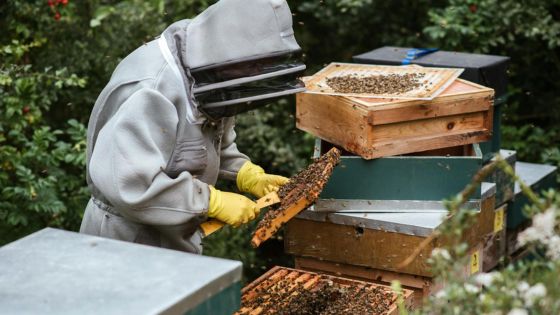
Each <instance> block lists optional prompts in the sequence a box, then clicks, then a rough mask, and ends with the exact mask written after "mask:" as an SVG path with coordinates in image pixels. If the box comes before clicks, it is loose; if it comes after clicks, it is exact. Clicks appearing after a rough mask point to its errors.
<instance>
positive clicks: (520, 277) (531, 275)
mask: <svg viewBox="0 0 560 315" xmlns="http://www.w3.org/2000/svg"><path fill="white" fill-rule="evenodd" d="M494 166H496V165H494ZM499 167H502V168H504V169H505V170H506V172H507V173H509V174H510V175H513V170H512V169H511V168H508V167H509V166H508V165H507V163H505V161H503V160H502V161H500V162H499ZM487 170H491V167H488V168H487ZM479 178H484V177H479ZM519 184H520V185H521V187H522V191H523V193H524V194H526V195H527V196H528V197H529V200H530V202H531V203H530V205H528V206H527V209H526V210H527V212H528V213H529V214H531V215H532V216H533V223H532V226H531V227H529V228H527V229H526V230H525V231H523V232H522V233H520V234H519V236H518V242H519V243H520V245H521V246H529V250H530V252H531V255H530V256H529V258H528V259H524V260H520V261H516V262H510V263H509V264H507V265H506V266H505V267H503V268H501V269H498V270H495V271H492V272H489V273H479V274H476V275H474V276H471V277H469V278H467V279H465V278H464V276H463V275H462V272H461V269H462V268H463V266H465V265H468V261H469V258H470V256H469V255H468V252H467V248H468V246H467V244H466V243H462V242H461V241H459V240H460V237H458V236H460V235H462V234H463V233H464V231H465V230H467V229H469V227H470V226H471V223H472V222H471V221H470V219H472V215H471V214H472V213H474V211H472V210H469V209H465V208H460V205H461V204H462V203H463V200H467V199H468V198H467V197H468V193H462V194H459V195H457V197H456V198H454V199H453V200H450V201H449V203H448V204H449V209H450V211H451V213H450V216H449V217H448V219H447V220H446V221H445V222H444V223H443V224H442V225H441V226H440V227H438V233H439V235H441V237H444V238H446V239H449V240H455V242H450V243H449V244H447V245H445V246H444V247H442V248H437V249H435V250H434V251H433V252H432V257H431V258H430V263H431V266H432V271H433V273H434V276H435V279H436V280H435V281H437V282H438V283H445V286H444V288H443V289H441V290H440V291H439V292H436V293H435V294H434V295H433V296H430V297H429V299H427V300H426V301H425V302H426V303H425V305H424V307H423V308H422V309H421V310H419V311H417V312H416V313H418V314H510V315H517V314H519V315H521V314H529V313H530V314H558V313H559V312H560V300H559V297H560V282H558V273H559V272H560V192H559V191H557V190H556V191H554V190H550V191H547V192H543V194H542V195H540V196H539V195H537V194H536V193H535V192H533V191H531V189H530V188H529V187H527V186H526V185H525V184H524V183H523V182H519ZM472 187H476V185H471V186H470V188H472ZM467 191H468V189H466V190H465V192H467Z"/></svg>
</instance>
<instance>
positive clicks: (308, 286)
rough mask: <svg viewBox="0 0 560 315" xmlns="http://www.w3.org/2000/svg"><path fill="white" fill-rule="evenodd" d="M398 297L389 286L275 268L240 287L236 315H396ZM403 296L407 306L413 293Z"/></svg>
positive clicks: (404, 292)
mask: <svg viewBox="0 0 560 315" xmlns="http://www.w3.org/2000/svg"><path fill="white" fill-rule="evenodd" d="M397 297H398V296H397V294H396V293H395V292H394V291H393V290H392V289H391V288H390V287H388V286H384V285H379V284H374V283H368V282H364V281H358V280H352V279H347V278H342V277H336V276H330V275H325V274H319V273H315V272H309V271H303V270H297V269H291V268H286V267H279V266H277V267H274V268H272V269H270V270H269V271H267V272H266V273H265V274H264V275H262V276H261V277H259V278H258V279H257V280H255V281H253V282H252V283H251V284H249V285H247V287H245V288H243V290H242V297H241V301H242V302H241V303H242V304H241V309H240V310H239V311H238V312H237V313H236V314H237V315H245V314H251V315H257V314H263V315H264V314H278V313H281V314H333V312H334V313H336V314H341V315H343V314H398V307H397ZM402 297H403V300H404V306H405V307H409V305H410V303H411V299H412V291H410V290H406V289H404V290H403V293H402ZM358 309H359V310H358Z"/></svg>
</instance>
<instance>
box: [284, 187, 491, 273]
mask: <svg viewBox="0 0 560 315" xmlns="http://www.w3.org/2000/svg"><path fill="white" fill-rule="evenodd" d="M482 189H483V192H482V194H481V203H480V210H479V211H478V212H477V213H476V215H475V219H474V220H475V222H474V223H473V226H472V227H471V228H470V229H467V230H465V231H464V233H463V235H462V238H461V239H462V241H464V242H466V243H467V244H468V245H469V248H471V249H472V248H475V247H477V246H480V245H481V244H483V243H484V241H485V240H486V238H487V237H488V236H489V235H492V234H493V233H494V216H495V196H496V189H495V184H489V183H485V184H484V185H483V188H482ZM444 220H445V213H360V212H358V213H322V212H313V211H309V210H307V211H304V212H302V213H301V214H300V215H299V216H298V217H296V218H295V219H293V220H291V221H290V222H288V224H287V225H286V228H285V231H284V248H285V251H286V252H287V253H288V254H291V255H294V256H299V257H310V258H316V259H319V260H326V261H332V262H336V263H345V264H350V265H355V266H363V267H368V268H376V269H380V270H387V271H393V272H399V273H406V274H410V275H415V276H423V277H432V273H431V270H430V268H429V264H428V259H429V258H430V256H431V252H432V250H433V249H434V248H437V247H441V246H442V245H444V244H448V242H449V240H448V239H444V238H435V239H433V240H431V241H430V242H429V244H428V245H427V246H425V247H423V248H422V251H421V252H420V253H419V254H418V255H417V256H416V257H415V258H414V260H412V262H411V263H409V264H408V265H406V266H402V267H401V266H399V265H400V264H401V263H402V262H403V261H405V260H406V259H407V258H408V257H409V256H410V255H411V254H412V253H414V252H415V251H416V249H417V248H418V247H419V246H420V245H421V244H422V243H423V242H425V241H426V239H430V237H431V235H432V234H433V233H434V231H435V230H436V229H437V228H438V227H439V226H440V225H441V224H442V223H443V221H444Z"/></svg>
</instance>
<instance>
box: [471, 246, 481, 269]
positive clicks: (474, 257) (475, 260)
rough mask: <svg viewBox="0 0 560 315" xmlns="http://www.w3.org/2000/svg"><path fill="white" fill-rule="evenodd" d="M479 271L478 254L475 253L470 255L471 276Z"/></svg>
mask: <svg viewBox="0 0 560 315" xmlns="http://www.w3.org/2000/svg"><path fill="white" fill-rule="evenodd" d="M479 271H480V253H479V252H478V251H475V252H474V253H472V254H471V274H475V273H477V272H479Z"/></svg>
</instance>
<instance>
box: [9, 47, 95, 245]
mask: <svg viewBox="0 0 560 315" xmlns="http://www.w3.org/2000/svg"><path fill="white" fill-rule="evenodd" d="M45 43H46V39H45V38H20V39H17V40H16V39H13V40H12V41H11V42H9V43H6V44H4V45H2V46H0V60H2V64H1V65H0V107H1V108H2V111H1V112H0V161H2V162H1V165H0V167H1V170H2V172H1V173H0V187H1V189H0V231H2V232H1V234H0V239H2V240H10V239H14V238H18V237H21V236H23V235H25V234H27V233H29V231H33V230H36V229H38V228H41V227H44V226H58V227H63V228H70V229H72V228H75V227H76V226H77V225H78V224H79V222H80V216H79V213H80V212H76V211H75V210H76V209H79V208H81V207H83V204H84V200H85V196H86V189H85V187H84V182H83V176H82V173H83V167H84V165H85V164H84V152H85V141H84V137H85V127H84V126H83V125H82V124H81V123H79V122H78V121H76V120H70V121H69V122H68V124H67V126H65V128H64V129H62V130H59V129H53V128H52V127H51V126H50V124H49V122H48V120H47V118H46V117H45V115H46V114H48V112H49V110H50V109H51V107H52V106H56V104H57V102H58V101H59V96H60V91H61V90H63V89H72V88H81V87H84V86H85V84H86V80H85V79H84V78H80V77H78V76H77V75H76V74H71V73H69V72H68V70H67V69H66V68H60V69H52V68H44V69H36V68H35V67H33V65H31V64H29V63H27V62H26V59H27V58H28V56H29V54H31V53H32V51H33V50H34V49H40V48H41V47H42V46H43V45H45Z"/></svg>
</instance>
